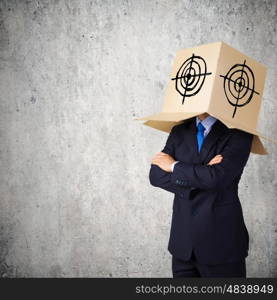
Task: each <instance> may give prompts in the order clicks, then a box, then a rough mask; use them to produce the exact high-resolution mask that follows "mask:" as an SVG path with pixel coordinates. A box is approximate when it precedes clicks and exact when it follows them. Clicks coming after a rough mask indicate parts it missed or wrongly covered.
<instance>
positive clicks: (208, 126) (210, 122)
mask: <svg viewBox="0 0 277 300" xmlns="http://www.w3.org/2000/svg"><path fill="white" fill-rule="evenodd" d="M216 120H217V119H216V118H214V117H212V116H208V117H207V118H205V119H204V120H203V121H201V120H200V119H199V118H198V116H197V117H196V127H197V126H198V124H199V122H201V124H202V125H203V126H204V127H205V130H204V138H205V137H206V136H207V135H208V133H209V132H210V131H211V129H212V127H213V125H214V123H215V121H216ZM178 162H179V161H175V162H174V163H172V165H171V171H172V172H173V170H174V166H175V165H176V164H177V163H178Z"/></svg>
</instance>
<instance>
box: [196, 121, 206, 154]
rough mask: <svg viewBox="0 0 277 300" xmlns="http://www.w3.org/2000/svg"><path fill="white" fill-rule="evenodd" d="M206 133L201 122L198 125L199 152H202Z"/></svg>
mask: <svg viewBox="0 0 277 300" xmlns="http://www.w3.org/2000/svg"><path fill="white" fill-rule="evenodd" d="M204 131H205V127H204V126H203V125H202V124H201V122H199V123H198V125H197V141H198V152H200V150H201V147H202V144H203V141H204Z"/></svg>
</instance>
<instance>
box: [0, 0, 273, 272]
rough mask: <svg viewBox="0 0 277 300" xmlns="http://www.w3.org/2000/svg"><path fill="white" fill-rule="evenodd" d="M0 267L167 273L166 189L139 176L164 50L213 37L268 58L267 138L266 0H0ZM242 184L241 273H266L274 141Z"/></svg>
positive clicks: (164, 74) (165, 64)
mask: <svg viewBox="0 0 277 300" xmlns="http://www.w3.org/2000/svg"><path fill="white" fill-rule="evenodd" d="M0 16H1V17H0V18H1V19H0V22H1V23H0V97H1V101H0V105H1V107H0V138H1V139H0V176H1V180H0V274H1V276H3V277H16V276H17V277H20V276H26V277H33V276H41V277H49V276H54V277H55V276H56V277H60V276H69V277H72V276H77V277H83V276H88V277H139V276H143V277H154V276H155V277H165V276H171V256H170V254H169V253H168V252H167V243H168V237H169V229H170V221H171V208H172V200H173V195H171V194H169V193H167V192H165V191H163V190H159V189H156V188H154V187H152V186H150V184H149V181H148V172H149V167H150V160H151V158H152V156H153V155H154V154H155V153H156V152H157V151H160V150H161V149H162V147H163V145H164V143H165V141H166V137H167V136H166V134H164V133H162V132H158V131H155V130H154V129H151V128H149V127H146V126H143V125H142V124H141V122H139V121H134V120H133V119H134V118H135V117H142V116H146V115H150V114H152V113H155V112H158V111H160V109H161V106H162V103H163V96H164V92H165V88H166V84H167V81H168V79H169V74H170V71H171V66H172V63H173V58H174V55H175V52H176V50H178V49H180V48H185V47H191V46H194V45H197V44H202V43H208V42H214V41H220V40H223V41H225V42H226V43H229V44H231V45H233V46H234V47H235V48H238V49H239V50H241V51H242V52H245V53H247V54H248V55H249V56H251V57H253V58H255V59H257V60H258V61H260V62H262V63H263V64H265V65H267V66H269V70H268V75H267V81H266V86H265V93H264V98H263V104H262V109H261V114H260V116H261V118H260V122H259V130H260V131H261V132H264V133H265V134H267V135H270V136H272V137H276V135H277V126H276V125H277V118H276V116H274V113H276V111H277V103H276V93H277V87H276V80H277V65H276V61H277V51H276V46H277V34H276V25H277V24H276V23H277V3H276V1H274V0H272V1H250V0H249V1H234V0H228V1H220V0H218V1H207V0H201V1H188V0H187V1H180V0H178V1H169V0H168V1H165V0H163V1H147V0H138V1H136V0H132V1H121V0H118V1H116V0H114V1H100V0H99V1H77V0H76V1H54V0H53V1H50V0H49V1H0ZM266 146H267V149H268V151H269V152H270V155H268V156H258V155H251V157H250V159H249V162H248V165H247V167H246V169H245V172H244V175H243V177H242V180H241V183H240V190H239V194H240V199H241V202H242V206H243V209H244V216H245V222H246V225H247V227H248V230H249V234H250V253H249V256H248V258H247V269H248V276H253V277H263V276H269V277H276V276H277V219H276V215H277V201H276V199H277V176H276V170H277V165H276V163H277V157H276V155H277V148H276V145H274V144H272V143H268V142H267V143H266Z"/></svg>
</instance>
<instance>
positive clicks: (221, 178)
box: [149, 129, 253, 193]
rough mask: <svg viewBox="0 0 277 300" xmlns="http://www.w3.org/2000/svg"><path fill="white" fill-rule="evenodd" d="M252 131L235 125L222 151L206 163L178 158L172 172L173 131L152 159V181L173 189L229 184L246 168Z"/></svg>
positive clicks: (212, 187)
mask: <svg viewBox="0 0 277 300" xmlns="http://www.w3.org/2000/svg"><path fill="white" fill-rule="evenodd" d="M252 138H253V135H252V134H249V133H246V132H244V131H241V130H238V129H233V132H232V135H231V137H230V138H229V140H228V142H227V143H226V145H225V147H224V148H223V150H222V152H221V153H220V154H217V155H216V156H215V157H213V158H212V159H211V160H210V161H209V162H208V164H207V165H204V164H193V163H185V162H182V161H179V162H178V163H177V164H176V165H175V166H174V170H173V172H172V171H171V164H172V163H173V162H175V159H174V131H172V132H171V133H170V135H169V137H168V140H167V142H166V146H165V147H164V149H163V150H162V152H159V153H157V154H156V155H155V156H154V157H153V159H152V162H151V163H152V164H151V168H150V173H149V179H150V183H151V184H152V185H153V186H156V187H160V188H162V189H164V190H166V191H169V192H172V193H179V192H182V191H184V189H188V188H189V189H191V188H199V189H204V190H205V189H206V190H208V189H214V188H216V187H218V186H221V187H223V186H227V185H228V184H230V183H231V182H232V181H233V180H234V179H235V178H236V177H237V176H238V175H239V174H240V173H241V172H242V170H243V168H244V166H245V165H246V162H247V160H248V157H249V154H250V149H251V144H252Z"/></svg>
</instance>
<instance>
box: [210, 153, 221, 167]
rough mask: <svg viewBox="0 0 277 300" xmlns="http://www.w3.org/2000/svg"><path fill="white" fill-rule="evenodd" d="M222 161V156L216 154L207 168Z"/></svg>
mask: <svg viewBox="0 0 277 300" xmlns="http://www.w3.org/2000/svg"><path fill="white" fill-rule="evenodd" d="M222 159H223V156H222V155H221V154H218V155H216V156H215V157H214V158H212V159H211V160H210V161H209V163H208V166H211V165H215V164H220V163H221V161H222Z"/></svg>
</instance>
